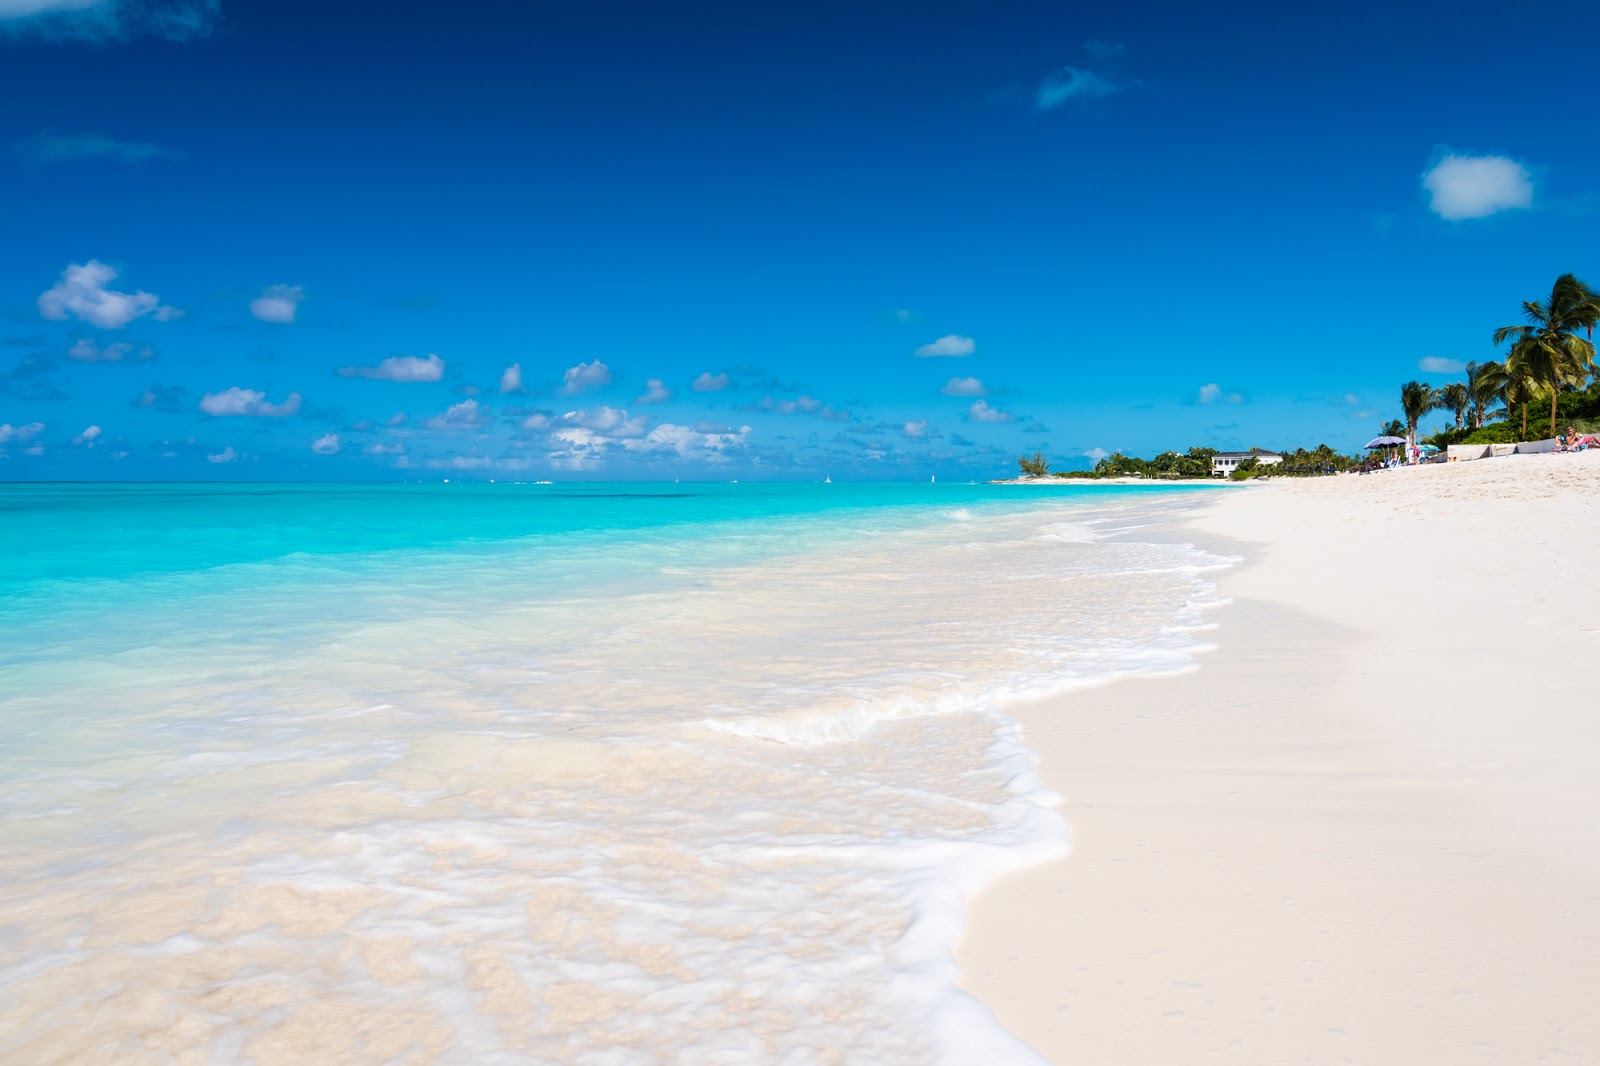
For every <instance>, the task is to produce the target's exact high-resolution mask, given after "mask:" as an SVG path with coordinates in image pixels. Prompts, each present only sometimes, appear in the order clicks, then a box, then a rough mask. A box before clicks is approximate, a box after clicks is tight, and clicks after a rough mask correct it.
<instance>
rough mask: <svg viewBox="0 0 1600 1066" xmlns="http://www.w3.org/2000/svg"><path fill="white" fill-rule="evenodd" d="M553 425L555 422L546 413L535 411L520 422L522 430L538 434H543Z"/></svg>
mask: <svg viewBox="0 0 1600 1066" xmlns="http://www.w3.org/2000/svg"><path fill="white" fill-rule="evenodd" d="M553 425H555V421H554V420H553V419H552V418H551V417H550V414H549V412H547V411H535V412H534V413H533V414H531V415H529V416H528V417H527V418H524V419H523V420H522V428H523V429H531V430H535V431H538V432H543V431H545V430H547V429H549V428H550V427H551V426H553Z"/></svg>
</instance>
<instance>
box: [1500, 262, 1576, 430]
mask: <svg viewBox="0 0 1600 1066" xmlns="http://www.w3.org/2000/svg"><path fill="white" fill-rule="evenodd" d="M1522 313H1523V315H1524V316H1525V317H1526V318H1527V319H1528V322H1529V325H1526V326H1501V327H1500V328H1499V329H1497V330H1495V331H1494V343H1495V345H1496V346H1498V345H1501V344H1504V343H1506V342H1507V341H1510V342H1511V350H1510V352H1509V354H1508V355H1507V356H1506V369H1507V370H1508V371H1510V372H1513V373H1517V374H1519V375H1520V376H1522V377H1525V378H1526V379H1527V381H1528V382H1529V384H1530V387H1531V391H1536V392H1538V393H1539V394H1540V395H1543V394H1544V393H1545V392H1549V393H1550V435H1551V436H1552V437H1553V436H1555V435H1556V396H1557V394H1559V393H1560V391H1561V390H1562V388H1564V387H1566V386H1568V385H1574V384H1577V383H1578V382H1580V381H1582V380H1583V379H1584V378H1587V377H1588V376H1589V375H1591V374H1594V373H1596V367H1595V358H1594V356H1595V352H1594V341H1593V340H1591V339H1590V338H1591V337H1592V336H1593V334H1594V327H1595V324H1596V323H1597V322H1600V293H1596V292H1595V291H1594V290H1593V289H1591V288H1589V286H1587V285H1585V284H1584V283H1583V282H1581V281H1579V280H1578V279H1577V278H1575V277H1573V276H1572V275H1571V274H1563V275H1561V276H1560V277H1559V278H1557V279H1556V283H1555V285H1554V286H1552V287H1551V289H1550V299H1549V300H1547V301H1545V302H1544V303H1540V302H1539V301H1537V300H1528V301H1524V303H1523V305H1522ZM1579 330H1582V331H1583V333H1584V336H1582V337H1580V336H1578V331H1579ZM1524 403H1526V400H1524ZM1522 431H1523V433H1524V435H1526V433H1527V431H1528V430H1527V409H1526V407H1524V409H1523V430H1522Z"/></svg>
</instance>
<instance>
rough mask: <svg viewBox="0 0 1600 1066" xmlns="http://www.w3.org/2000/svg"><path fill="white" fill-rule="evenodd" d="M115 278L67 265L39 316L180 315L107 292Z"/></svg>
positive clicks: (108, 323)
mask: <svg viewBox="0 0 1600 1066" xmlns="http://www.w3.org/2000/svg"><path fill="white" fill-rule="evenodd" d="M0 2H3V0H0ZM116 278H117V272H116V270H115V269H113V268H112V267H108V266H106V265H105V264H104V263H102V262H100V261H99V260H98V259H91V260H89V261H88V262H87V263H82V264H79V263H72V264H69V265H68V267H67V269H65V270H63V271H62V272H61V280H60V281H57V282H56V283H55V285H53V286H51V287H50V288H49V289H47V290H45V291H44V292H42V293H40V294H39V313H40V314H41V315H43V316H44V317H45V318H49V319H55V320H57V321H63V320H65V319H68V318H79V319H82V320H83V321H85V322H90V323H93V324H94V325H96V326H99V327H100V328H101V329H121V328H122V327H123V326H126V325H127V324H128V323H129V322H132V321H133V320H134V319H136V318H143V317H144V316H145V315H153V316H155V317H156V318H157V319H160V320H162V321H166V320H167V319H170V318H175V317H177V316H178V315H180V314H182V312H180V311H178V310H177V309H176V308H172V307H165V306H163V305H162V303H161V298H160V297H159V296H157V295H155V294H154V293H150V292H131V293H130V292H117V291H115V290H113V289H108V288H106V286H107V285H109V284H110V283H111V282H113V281H115V280H116Z"/></svg>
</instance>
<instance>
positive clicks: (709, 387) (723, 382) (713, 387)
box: [689, 370, 728, 392]
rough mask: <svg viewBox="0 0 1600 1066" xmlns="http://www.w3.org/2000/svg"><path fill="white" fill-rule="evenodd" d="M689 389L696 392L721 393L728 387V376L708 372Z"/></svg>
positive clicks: (691, 384) (692, 383)
mask: <svg viewBox="0 0 1600 1066" xmlns="http://www.w3.org/2000/svg"><path fill="white" fill-rule="evenodd" d="M689 387H690V388H691V389H693V390H694V391H695V392H721V391H722V390H723V389H725V388H727V387H728V375H726V374H713V373H712V372H711V371H709V370H707V371H704V372H703V373H702V374H701V375H700V376H699V377H697V378H695V379H694V380H693V381H691V382H690V383H689Z"/></svg>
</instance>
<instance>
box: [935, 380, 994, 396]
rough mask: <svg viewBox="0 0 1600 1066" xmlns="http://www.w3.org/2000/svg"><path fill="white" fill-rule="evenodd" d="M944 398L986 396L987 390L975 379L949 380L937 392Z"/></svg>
mask: <svg viewBox="0 0 1600 1066" xmlns="http://www.w3.org/2000/svg"><path fill="white" fill-rule="evenodd" d="M939 391H940V392H942V393H944V394H945V395H946V396H987V395H989V390H988V389H987V388H986V387H985V386H984V384H983V382H981V381H979V380H978V379H977V378H951V379H950V380H949V381H947V382H945V383H944V387H943V388H942V389H940V390H939Z"/></svg>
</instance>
